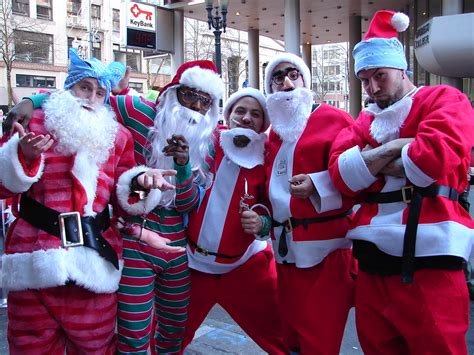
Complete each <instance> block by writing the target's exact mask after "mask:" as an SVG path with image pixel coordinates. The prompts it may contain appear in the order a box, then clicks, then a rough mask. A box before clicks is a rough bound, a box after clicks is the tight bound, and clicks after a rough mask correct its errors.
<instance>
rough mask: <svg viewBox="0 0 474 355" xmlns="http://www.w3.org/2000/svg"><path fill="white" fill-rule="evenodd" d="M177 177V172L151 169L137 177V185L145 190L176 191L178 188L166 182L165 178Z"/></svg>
mask: <svg viewBox="0 0 474 355" xmlns="http://www.w3.org/2000/svg"><path fill="white" fill-rule="evenodd" d="M174 175H176V170H163V169H150V170H148V171H147V172H145V173H144V174H141V175H139V176H138V177H137V184H138V185H140V186H141V187H143V188H144V189H145V190H150V189H159V190H161V191H167V190H174V189H175V188H176V187H175V186H174V185H171V184H170V183H169V182H168V181H166V180H165V176H174Z"/></svg>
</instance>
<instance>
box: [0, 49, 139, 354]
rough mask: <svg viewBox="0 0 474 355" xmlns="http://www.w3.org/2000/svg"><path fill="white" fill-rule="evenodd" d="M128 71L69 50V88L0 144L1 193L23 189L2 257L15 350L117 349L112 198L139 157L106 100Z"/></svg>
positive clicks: (117, 261)
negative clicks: (110, 218) (110, 205)
mask: <svg viewBox="0 0 474 355" xmlns="http://www.w3.org/2000/svg"><path fill="white" fill-rule="evenodd" d="M124 72H125V67H124V66H123V65H122V64H120V63H115V62H114V63H112V64H110V65H109V66H107V67H105V66H104V65H103V64H102V63H100V62H99V61H98V60H97V59H95V58H92V59H89V60H82V59H81V58H79V57H78V55H77V53H76V52H75V50H71V51H70V65H69V70H68V76H67V78H66V82H65V85H64V89H65V90H60V91H58V92H56V93H54V94H52V95H51V97H50V98H49V99H48V100H47V101H46V102H45V104H44V108H43V110H36V111H34V113H33V116H32V118H31V120H30V121H29V123H28V124H27V127H26V131H25V128H23V127H22V126H21V125H20V124H19V123H15V124H14V130H15V131H16V132H18V133H17V134H15V135H13V136H12V137H11V138H10V139H9V140H7V141H6V142H5V143H4V144H3V145H2V146H1V148H0V165H1V167H2V168H1V169H0V198H5V197H10V196H18V197H19V196H20V194H21V198H20V203H19V204H20V209H19V211H18V210H17V211H16V212H15V215H16V217H17V219H16V220H15V222H14V223H13V224H12V226H11V227H10V229H9V232H8V236H7V242H6V250H5V255H4V256H3V258H2V262H3V268H2V282H3V287H4V288H6V289H9V290H10V292H9V294H8V342H9V350H10V353H11V354H64V352H65V351H66V352H67V353H87V354H114V353H115V349H116V346H115V336H114V332H115V322H116V308H117V296H116V293H115V292H116V290H117V289H118V284H119V280H120V275H121V269H122V265H123V262H122V260H121V254H122V248H121V246H122V243H121V238H120V235H119V233H118V232H117V231H116V230H115V229H113V228H111V224H110V220H109V208H108V203H109V202H111V203H113V204H114V208H115V207H117V205H116V204H115V201H116V195H115V185H116V183H117V180H118V179H119V177H120V175H121V174H122V173H123V172H124V171H126V170H128V169H130V168H132V167H133V166H134V165H135V161H134V157H133V140H132V137H131V135H130V133H129V132H128V131H127V130H126V129H125V128H123V127H122V126H121V125H119V124H118V123H117V122H116V120H115V116H114V114H113V112H112V111H111V110H110V108H109V107H108V106H106V105H104V102H106V100H107V99H108V97H109V94H110V90H111V87H113V86H115V85H116V84H117V82H118V81H119V80H120V78H121V77H122V75H123V73H124ZM26 132H28V133H26ZM53 137H54V138H53ZM116 210H117V212H118V211H119V210H120V209H119V208H118V207H117V208H116Z"/></svg>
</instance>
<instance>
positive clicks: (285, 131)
mask: <svg viewBox="0 0 474 355" xmlns="http://www.w3.org/2000/svg"><path fill="white" fill-rule="evenodd" d="M310 85H311V78H310V73H309V69H308V67H307V66H306V64H305V63H304V62H303V60H302V59H301V58H299V57H297V56H296V55H294V54H291V53H283V54H280V55H278V56H276V57H275V58H274V59H272V60H271V61H270V62H269V63H268V66H267V68H266V74H265V89H266V92H267V95H268V97H267V108H268V113H269V117H270V122H271V125H272V126H271V127H272V128H271V131H270V137H269V143H270V146H269V157H268V161H267V162H266V167H267V168H266V170H267V172H266V175H267V189H268V190H267V191H268V196H269V200H270V203H271V208H272V217H273V233H272V239H273V240H272V242H273V250H274V255H275V260H276V262H277V265H276V266H277V273H278V303H279V312H280V316H281V318H282V327H283V336H284V340H285V344H286V346H287V349H288V350H297V351H299V352H300V353H301V354H338V353H339V349H340V345H341V341H342V336H343V333H344V327H345V324H346V320H347V315H348V312H349V309H350V308H351V307H352V304H353V283H354V280H353V278H354V276H355V273H356V265H355V262H354V259H353V258H352V253H351V242H350V241H349V240H347V239H345V234H346V232H347V229H348V228H349V222H350V213H351V212H350V208H351V206H352V201H350V200H345V199H343V198H342V197H341V195H340V194H339V193H338V191H337V190H336V189H335V188H334V186H333V185H332V183H331V180H330V178H329V174H328V171H327V162H328V153H329V149H330V147H331V143H332V141H333V140H334V138H335V137H336V135H337V133H338V132H339V131H340V130H341V129H343V128H344V127H348V126H350V125H352V123H353V120H352V118H351V117H350V116H349V115H347V114H346V113H344V112H343V111H340V110H338V109H335V108H333V107H332V106H329V105H326V104H320V105H313V95H312V92H311V91H310V89H309V88H310ZM329 210H331V211H330V212H327V211H329ZM249 213H250V212H249ZM254 217H255V214H254ZM247 218H249V219H250V218H251V216H250V215H249V216H247ZM260 220H262V219H261V218H260ZM257 221H258V220H257Z"/></svg>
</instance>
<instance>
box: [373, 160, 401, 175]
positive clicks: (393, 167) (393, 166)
mask: <svg viewBox="0 0 474 355" xmlns="http://www.w3.org/2000/svg"><path fill="white" fill-rule="evenodd" d="M380 172H381V173H382V174H384V175H390V176H395V177H407V175H406V172H405V167H404V166H403V160H402V158H398V159H395V160H392V161H391V162H390V163H388V164H387V165H386V166H385V167H384V168H383V169H382V170H380Z"/></svg>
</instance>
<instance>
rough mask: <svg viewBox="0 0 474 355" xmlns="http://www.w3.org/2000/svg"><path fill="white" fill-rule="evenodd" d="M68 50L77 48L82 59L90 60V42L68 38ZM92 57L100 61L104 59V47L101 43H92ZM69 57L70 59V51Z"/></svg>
mask: <svg viewBox="0 0 474 355" xmlns="http://www.w3.org/2000/svg"><path fill="white" fill-rule="evenodd" d="M67 48H68V49H69V48H76V49H77V53H78V54H79V56H80V57H81V58H89V53H88V48H89V42H88V41H84V40H78V39H77V38H75V37H68V38H67ZM92 56H93V57H94V58H97V59H98V60H101V59H102V45H101V43H100V42H93V43H92ZM68 57H69V50H68Z"/></svg>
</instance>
